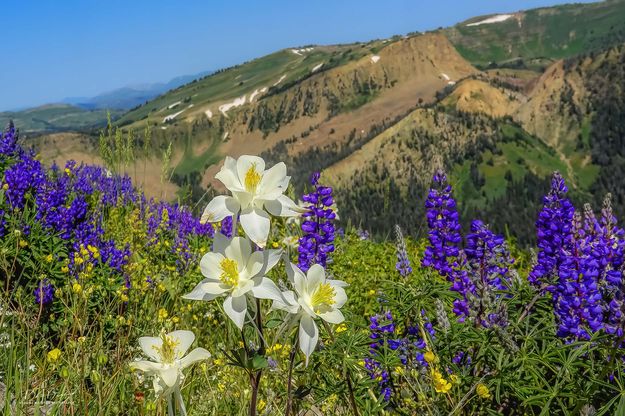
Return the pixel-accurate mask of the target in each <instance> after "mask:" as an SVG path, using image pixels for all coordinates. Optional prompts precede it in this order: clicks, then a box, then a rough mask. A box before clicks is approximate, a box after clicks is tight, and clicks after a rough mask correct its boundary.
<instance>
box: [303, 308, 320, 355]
mask: <svg viewBox="0 0 625 416" xmlns="http://www.w3.org/2000/svg"><path fill="white" fill-rule="evenodd" d="M318 339H319V330H318V329H317V325H316V324H315V321H314V320H313V319H312V318H311V317H310V316H308V315H304V316H302V319H301V320H300V321H299V347H300V349H301V350H302V352H303V353H304V355H305V356H306V365H307V366H308V359H309V357H310V356H311V354H312V353H313V351H315V347H316V346H317V341H318Z"/></svg>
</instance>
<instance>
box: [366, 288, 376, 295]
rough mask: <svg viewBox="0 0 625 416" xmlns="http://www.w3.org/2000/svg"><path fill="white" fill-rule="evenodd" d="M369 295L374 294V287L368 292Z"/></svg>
mask: <svg viewBox="0 0 625 416" xmlns="http://www.w3.org/2000/svg"><path fill="white" fill-rule="evenodd" d="M368 293H369V296H375V293H376V292H375V289H371V290H370V291H369V292H368Z"/></svg>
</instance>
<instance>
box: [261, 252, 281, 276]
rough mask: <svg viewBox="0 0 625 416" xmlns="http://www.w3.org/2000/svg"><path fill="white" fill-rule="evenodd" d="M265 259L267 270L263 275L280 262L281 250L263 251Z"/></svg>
mask: <svg viewBox="0 0 625 416" xmlns="http://www.w3.org/2000/svg"><path fill="white" fill-rule="evenodd" d="M263 253H265V258H266V259H267V260H266V264H267V268H266V269H265V273H267V272H268V271H269V270H271V269H273V268H274V266H275V265H276V264H278V262H279V261H280V256H282V250H265V251H264V252H263Z"/></svg>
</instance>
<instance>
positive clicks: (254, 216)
mask: <svg viewBox="0 0 625 416" xmlns="http://www.w3.org/2000/svg"><path fill="white" fill-rule="evenodd" d="M270 225H271V222H270V219H269V214H267V213H266V212H265V211H263V210H262V209H259V208H252V207H250V208H247V209H245V210H243V211H242V212H241V226H242V227H243V231H245V234H247V235H248V237H249V238H250V240H252V241H253V242H255V243H256V244H257V245H258V246H259V247H261V248H264V247H265V245H266V244H267V238H269V227H270Z"/></svg>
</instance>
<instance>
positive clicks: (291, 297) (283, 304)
mask: <svg viewBox="0 0 625 416" xmlns="http://www.w3.org/2000/svg"><path fill="white" fill-rule="evenodd" d="M299 308H300V306H299V303H297V299H295V292H293V291H292V290H288V291H286V292H282V299H280V300H274V301H273V304H272V305H271V309H277V310H281V311H287V312H288V313H291V314H296V313H297V311H299Z"/></svg>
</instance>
